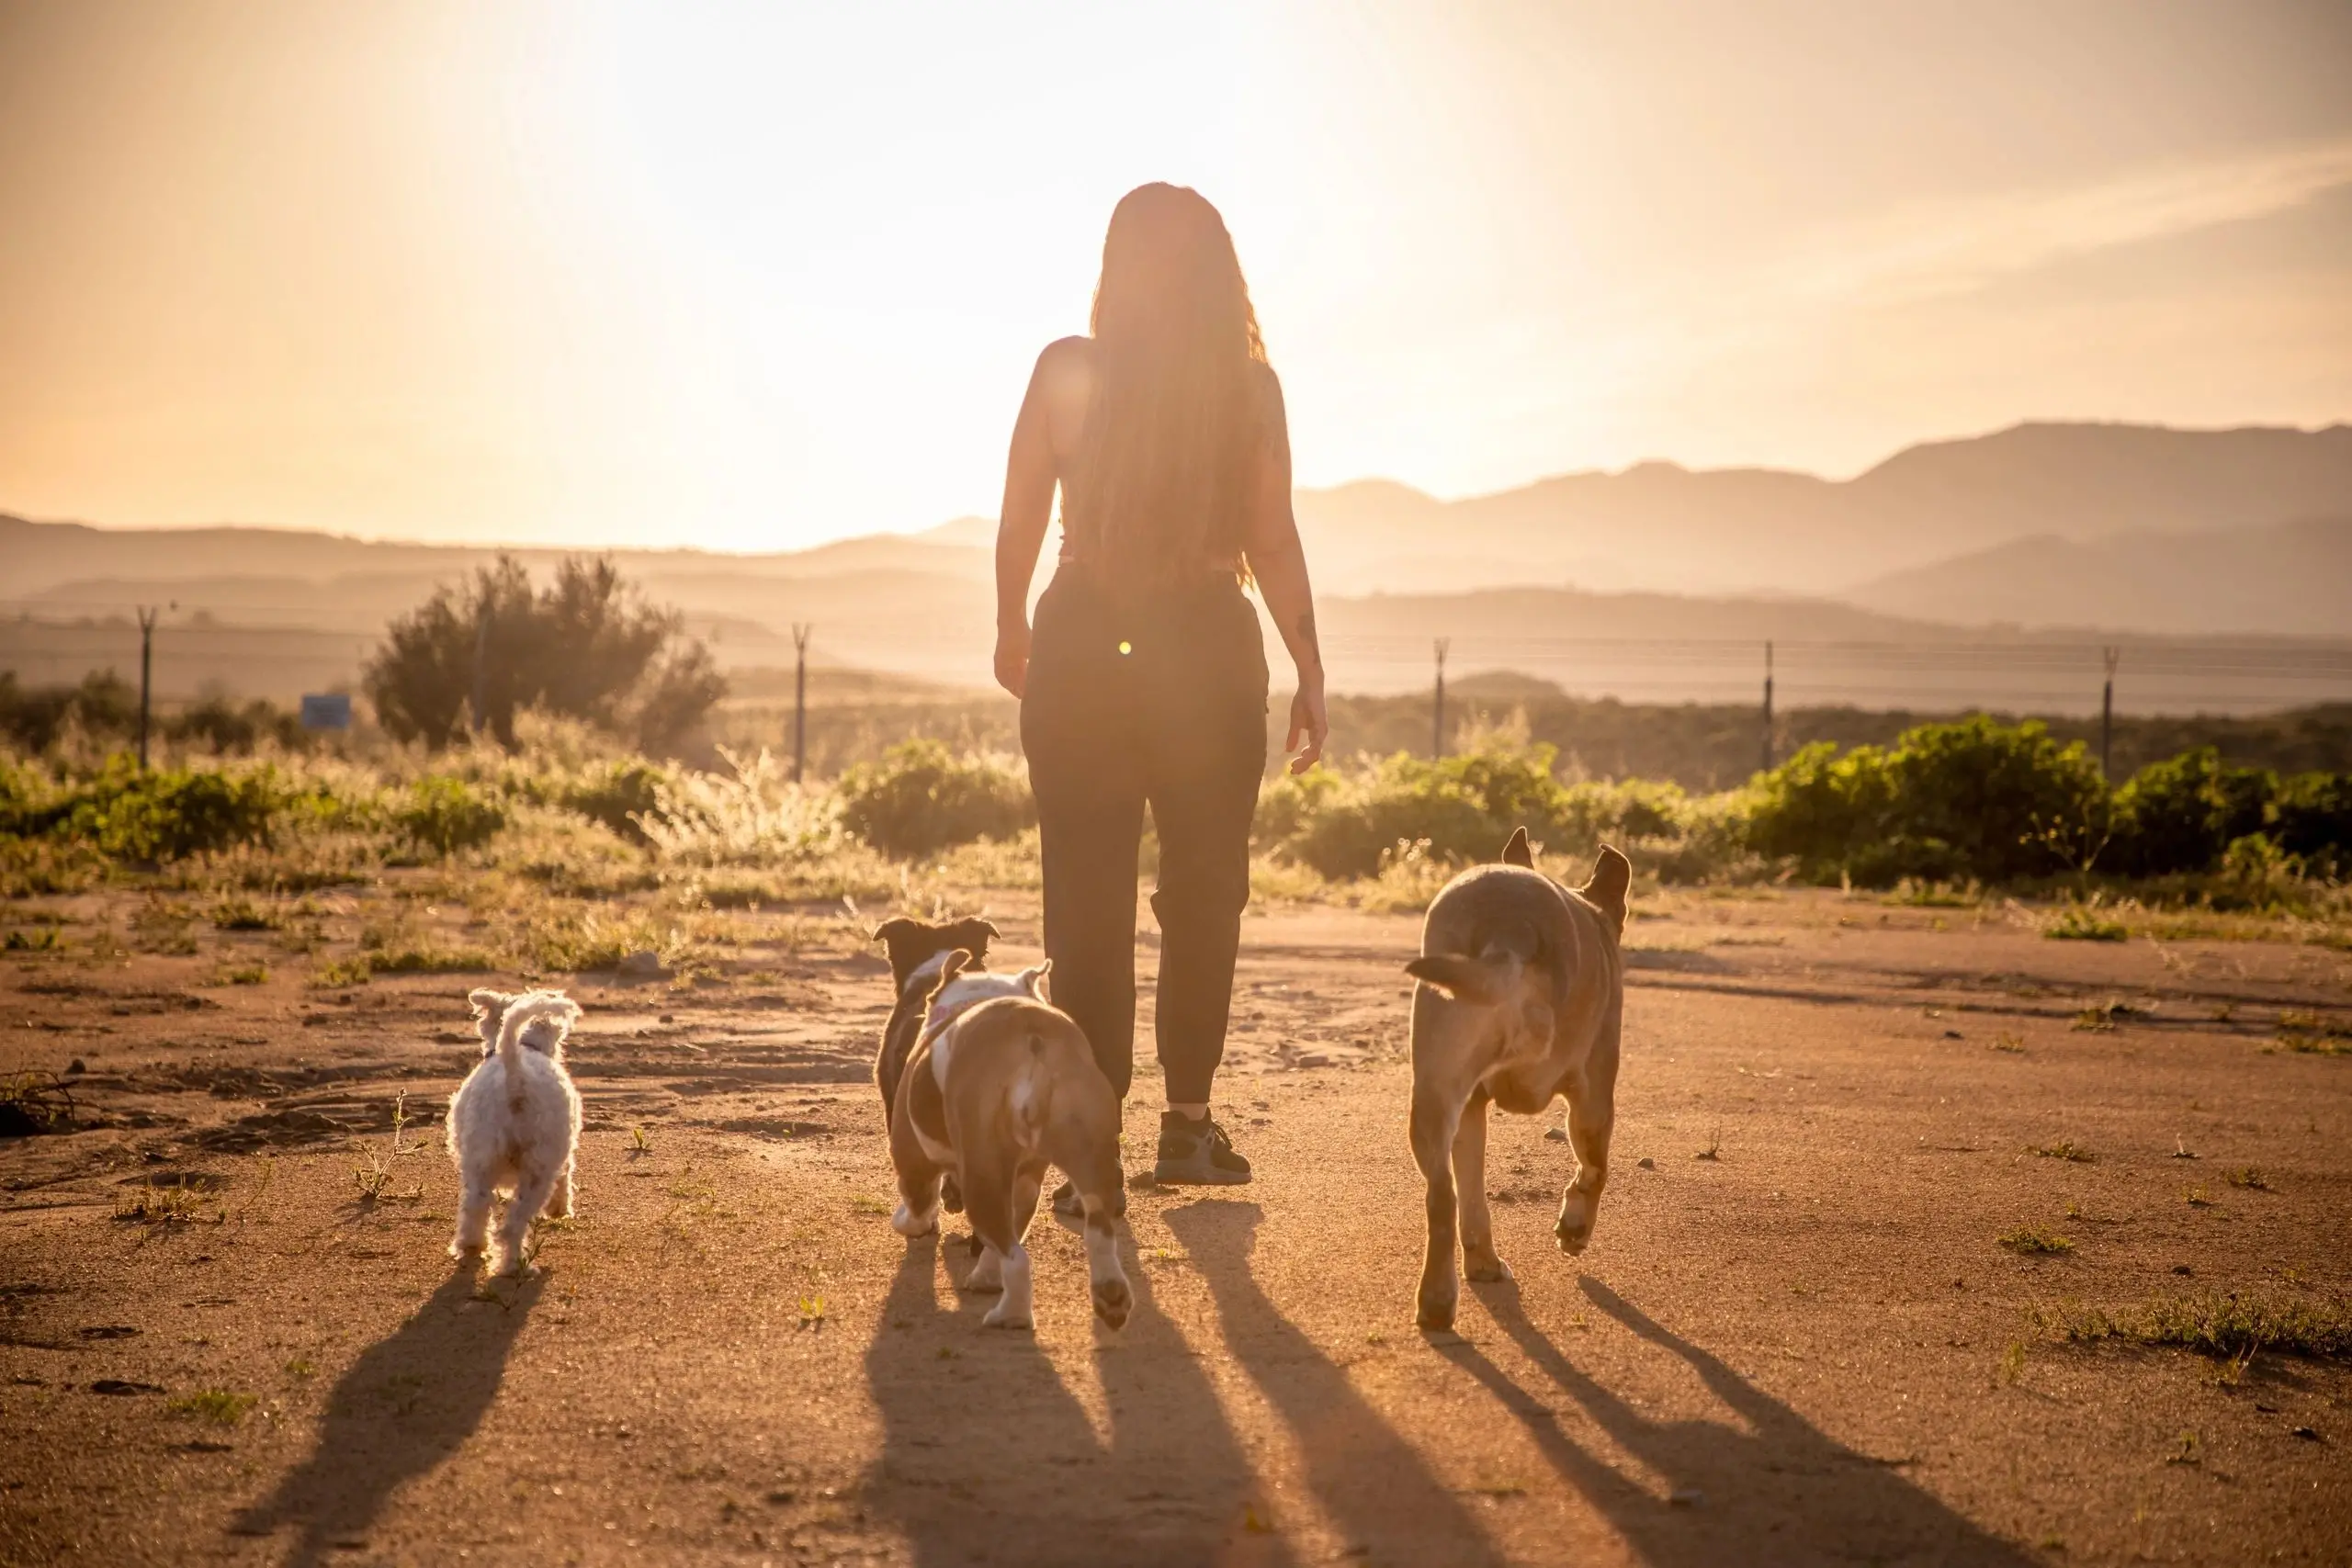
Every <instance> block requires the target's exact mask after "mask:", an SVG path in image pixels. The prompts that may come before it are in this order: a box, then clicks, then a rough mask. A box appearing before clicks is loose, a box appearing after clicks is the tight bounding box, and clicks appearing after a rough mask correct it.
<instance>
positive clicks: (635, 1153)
mask: <svg viewBox="0 0 2352 1568" xmlns="http://www.w3.org/2000/svg"><path fill="white" fill-rule="evenodd" d="M652 1152H653V1140H652V1139H650V1138H649V1137H647V1136H646V1135H645V1129H644V1128H643V1127H642V1126H637V1127H631V1128H630V1129H629V1130H628V1157H629V1158H631V1159H643V1158H644V1157H645V1156H647V1155H650V1154H651V1153H652Z"/></svg>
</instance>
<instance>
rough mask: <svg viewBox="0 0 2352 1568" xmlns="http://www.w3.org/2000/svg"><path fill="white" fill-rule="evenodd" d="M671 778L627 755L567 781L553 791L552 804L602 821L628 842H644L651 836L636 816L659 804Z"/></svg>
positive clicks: (638, 816) (595, 820) (642, 815)
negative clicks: (625, 757)
mask: <svg viewBox="0 0 2352 1568" xmlns="http://www.w3.org/2000/svg"><path fill="white" fill-rule="evenodd" d="M672 782H673V781H672V778H671V775H670V774H669V773H665V772H664V771H663V770H662V769H661V768H658V767H656V766H654V765H653V764H652V763H650V762H648V761H645V760H643V759H642V758H629V759H628V760H626V761H614V762H607V763H605V765H604V766H603V767H601V768H596V769H592V770H590V771H589V772H588V773H585V774H583V775H582V776H581V777H578V778H575V779H572V780H570V781H568V782H566V783H565V784H563V785H562V786H561V787H560V788H559V789H558V790H557V791H556V799H555V804H557V805H559V806H560V807H563V808H564V809H565V810H567V811H576V812H578V813H579V814H580V815H581V816H582V817H585V818H588V820H590V821H591V822H600V823H602V824H604V826H605V827H606V828H609V829H612V830H613V831H614V832H615V833H617V834H619V835H620V836H621V837H622V838H624V839H627V840H629V841H630V842H631V843H635V844H645V843H650V842H651V840H650V839H649V838H648V837H647V836H646V832H645V829H643V828H641V827H639V818H642V817H644V816H645V815H646V814H647V813H649V812H650V811H653V810H655V809H656V808H658V807H660V806H661V804H662V788H663V787H664V786H665V785H668V784H671V783H672Z"/></svg>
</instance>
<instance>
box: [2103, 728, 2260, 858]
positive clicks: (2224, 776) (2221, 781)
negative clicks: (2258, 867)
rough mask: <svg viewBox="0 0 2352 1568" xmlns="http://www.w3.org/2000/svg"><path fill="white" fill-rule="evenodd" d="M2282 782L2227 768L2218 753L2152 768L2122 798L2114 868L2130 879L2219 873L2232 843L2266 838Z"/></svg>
mask: <svg viewBox="0 0 2352 1568" xmlns="http://www.w3.org/2000/svg"><path fill="white" fill-rule="evenodd" d="M2277 790H2278V780H2277V779H2276V778H2275V777H2274V776H2273V775H2272V774H2271V773H2268V772H2267V770H2264V769H2260V768H2232V767H2225V766H2224V765H2223V764H2222V759H2221V753H2219V752H2218V751H2216V750H2214V749H2213V748H2212V747H2211V746H2205V747H2200V748H2199V749H2198V750H2194V751H2184V752H2182V753H2181V754H2180V755H2179V756H2177V757H2174V758H2172V759H2170V760H2169V761H2162V762H2151V763H2149V764H2148V765H2147V766H2146V767H2144V768H2142V769H2141V770H2140V771H2139V772H2138V773H2134V774H2132V775H2131V779H2130V780H2129V781H2127V782H2126V783H2125V784H2124V785H2123V787H2122V788H2121V789H2120V790H2118V791H2116V792H2115V840H2114V843H2113V846H2112V847H2111V849H2110V850H2109V853H2108V855H2107V858H2106V864H2107V865H2108V866H2109V868H2110V869H2112V870H2115V871H2118V872H2120V873H2122V874H2124V875H2127V876H2165V875H2169V874H2173V873H2176V872H2199V871H2211V869H2212V868H2213V866H2214V865H2215V863H2218V862H2219V861H2220V860H2221V858H2222V852H2223V851H2224V850H2226V849H2228V848H2229V846H2230V843H2231V841H2232V840H2236V839H2242V838H2245V836H2246V835H2247V834H2249V833H2257V832H2260V831H2261V830H2262V827H2263V821H2264V818H2265V816H2266V808H2267V807H2268V805H2269V803H2270V798H2271V796H2272V795H2274V794H2275V793H2277Z"/></svg>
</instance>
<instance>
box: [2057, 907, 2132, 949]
mask: <svg viewBox="0 0 2352 1568" xmlns="http://www.w3.org/2000/svg"><path fill="white" fill-rule="evenodd" d="M2041 934H2042V935H2043V936H2045V937H2048V938H2049V939H2050V940H2052V942H2128V941H2129V940H2131V930H2130V928H2128V927H2126V926H2125V925H2124V923H2123V922H2122V921H2121V920H2110V919H2107V918H2106V917H2105V916H2103V915H2101V914H2099V913H2098V912H2097V910H2096V909H2094V908H2091V907H2089V906H2087V905H2083V904H2069V905H2068V906H2067V907H2066V908H2064V909H2062V910H2060V911H2059V912H2058V914H2057V915H2056V916H2055V917H2054V918H2053V919H2051V920H2050V922H2049V923H2048V924H2046V925H2044V926H2043V927H2042V928H2041Z"/></svg>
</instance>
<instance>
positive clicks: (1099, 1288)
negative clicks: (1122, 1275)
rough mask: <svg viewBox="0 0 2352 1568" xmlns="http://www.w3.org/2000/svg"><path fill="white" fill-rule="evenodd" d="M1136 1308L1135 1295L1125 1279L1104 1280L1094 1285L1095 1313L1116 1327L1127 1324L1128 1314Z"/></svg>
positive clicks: (1122, 1326)
mask: <svg viewBox="0 0 2352 1568" xmlns="http://www.w3.org/2000/svg"><path fill="white" fill-rule="evenodd" d="M1134 1308H1135V1296H1134V1293H1133V1292H1130V1291H1129V1290H1128V1289H1127V1282H1126V1281H1125V1280H1102V1281H1100V1282H1099V1283H1097V1284H1096V1285H1095V1287H1094V1315H1095V1316H1097V1317H1099V1318H1101V1319H1102V1320H1103V1322H1105V1323H1107V1324H1109V1325H1111V1326H1112V1327H1114V1328H1125V1326H1126V1325H1127V1314H1128V1313H1129V1312H1131V1311H1133V1310H1134Z"/></svg>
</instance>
